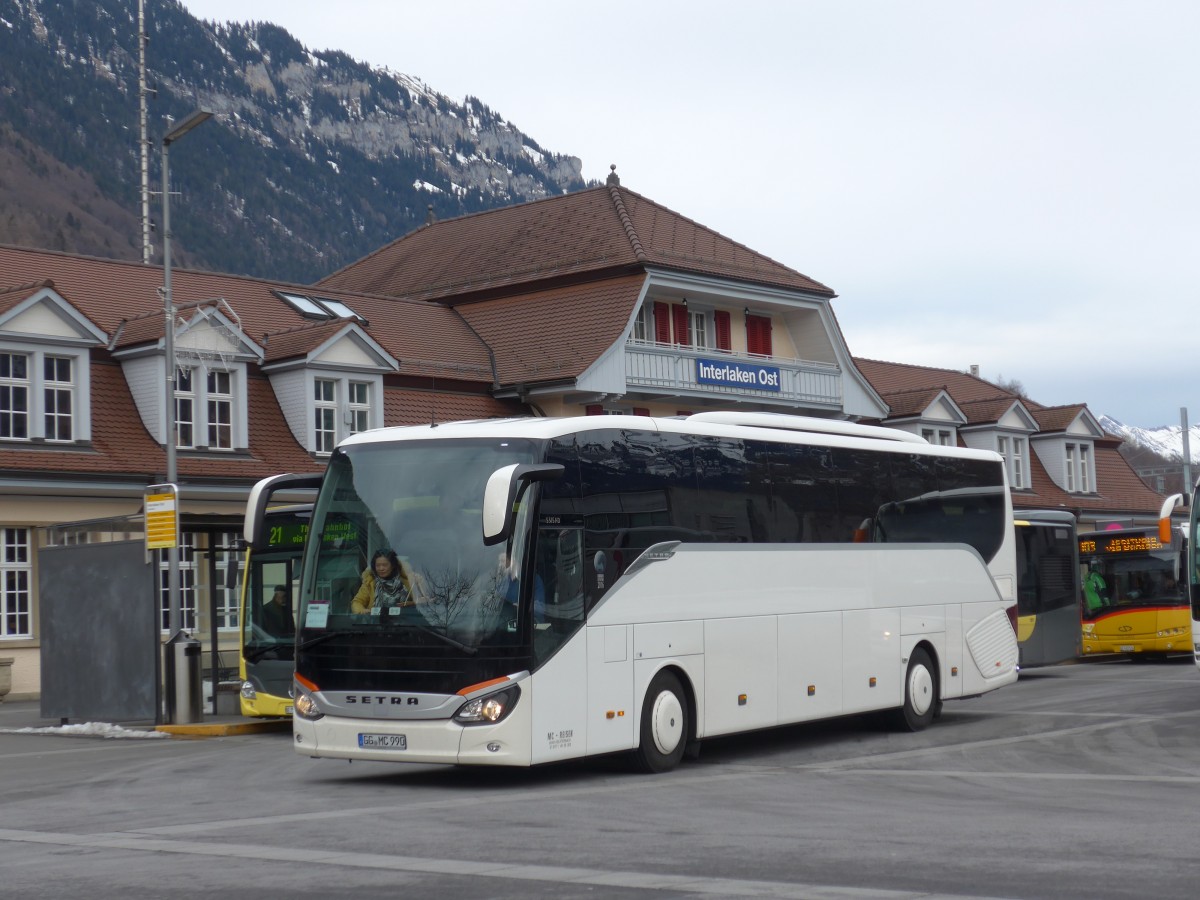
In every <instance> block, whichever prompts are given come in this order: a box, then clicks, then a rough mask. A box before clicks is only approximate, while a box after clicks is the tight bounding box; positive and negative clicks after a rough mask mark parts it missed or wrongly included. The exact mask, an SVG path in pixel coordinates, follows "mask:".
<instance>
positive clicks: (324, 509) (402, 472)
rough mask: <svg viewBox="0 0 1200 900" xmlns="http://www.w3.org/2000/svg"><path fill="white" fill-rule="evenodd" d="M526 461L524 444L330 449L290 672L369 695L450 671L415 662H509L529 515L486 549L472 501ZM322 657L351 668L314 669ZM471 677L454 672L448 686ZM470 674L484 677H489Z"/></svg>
mask: <svg viewBox="0 0 1200 900" xmlns="http://www.w3.org/2000/svg"><path fill="white" fill-rule="evenodd" d="M536 452H537V447H536V445H535V443H534V442H532V441H528V440H503V439H501V440H492V439H481V440H468V441H463V440H455V441H453V442H450V441H438V440H421V441H411V442H403V443H398V442H380V443H364V444H352V445H350V446H347V447H344V448H341V449H339V450H337V451H336V452H335V453H334V455H333V457H332V458H331V460H330V464H329V470H328V472H327V474H326V478H325V482H324V484H323V486H322V489H321V493H320V496H319V497H318V499H317V503H316V506H315V509H314V512H313V524H312V527H313V534H314V536H319V540H316V539H314V540H310V541H309V542H308V550H307V556H306V559H305V565H304V573H303V586H302V591H301V606H300V613H299V616H300V621H299V622H298V623H297V624H298V626H299V630H300V633H299V640H298V643H297V646H298V648H299V651H300V653H299V656H298V658H297V670H298V671H299V672H301V674H303V673H304V671H305V669H306V667H307V665H308V664H312V665H314V666H316V667H317V668H318V669H320V672H319V674H320V677H321V679H322V684H323V686H330V687H332V686H334V684H335V683H336V681H337V680H338V679H339V678H341V677H343V676H344V677H346V678H347V679H349V681H348V683H353V684H355V685H356V686H364V685H365V686H369V685H370V684H371V683H372V682H373V681H374V680H379V682H380V683H384V682H385V681H386V680H387V678H388V677H389V673H390V675H391V676H393V677H394V675H395V674H396V673H397V672H398V671H405V672H406V673H408V677H407V679H406V680H407V683H410V684H412V685H413V686H414V687H417V686H419V685H421V684H422V683H423V684H424V686H425V687H426V688H427V689H434V688H435V686H436V685H439V684H442V683H443V682H445V681H447V680H448V679H447V678H439V677H438V673H439V672H442V673H443V674H445V675H448V674H449V672H448V671H446V670H445V667H442V666H439V665H435V664H433V663H429V664H427V665H423V664H421V663H418V662H414V660H417V659H425V660H426V661H427V662H428V660H431V659H457V660H460V661H464V662H465V661H468V660H471V661H475V662H480V661H482V660H483V659H484V658H488V657H493V658H494V657H495V656H496V655H500V656H503V655H504V654H505V652H508V653H510V654H512V653H514V651H513V650H508V651H505V649H504V648H506V647H507V648H512V647H515V646H517V645H519V644H520V643H521V641H522V640H523V639H525V638H527V637H528V635H527V634H526V633H523V632H522V628H521V624H520V623H521V617H520V610H519V608H518V607H519V600H520V598H521V597H522V591H521V589H520V585H521V582H522V579H525V578H528V577H530V572H529V570H530V569H531V567H530V566H529V565H528V562H529V561H528V559H527V556H528V549H529V541H528V538H529V535H530V534H531V533H532V529H531V527H530V522H529V519H528V517H529V512H530V510H529V507H530V506H531V505H532V504H531V503H525V504H521V506H520V507H519V509H518V512H517V519H518V523H519V524H518V527H516V528H514V534H515V535H517V536H518V537H517V539H515V540H510V541H509V542H508V544H500V545H497V546H490V547H489V546H485V545H484V543H483V533H482V500H483V493H484V486H485V484H486V482H487V479H488V477H489V476H490V475H491V474H492V473H493V472H494V471H495V470H496V469H498V468H501V467H503V466H506V465H510V464H512V463H523V462H530V461H532V460H533V459H534V457H535V455H536ZM531 497H532V491H531V492H529V493H528V494H527V495H526V496H525V498H524V499H531ZM335 648H336V650H335ZM483 648H488V649H487V652H483V653H481V652H480V651H481V649H483ZM493 650H494V652H493ZM306 651H309V652H306ZM325 651H328V653H329V654H330V655H329V658H330V660H332V659H334V658H335V657H338V658H341V659H343V660H345V659H346V657H347V654H348V655H349V657H350V658H351V664H350V665H349V666H347V665H338V666H336V667H334V666H332V664H331V666H330V667H329V668H324V667H322V666H321V663H320V659H321V657H322V656H323V655H324V652H325ZM335 668H336V669H339V670H341V671H340V672H335V671H332V669H335ZM450 668H451V669H454V668H456V667H453V666H452V667H450ZM475 668H479V667H478V666H472V665H463V666H459V667H457V671H456V672H455V675H456V678H458V677H459V676H467V675H468V673H469V672H472V671H474V669H475ZM493 668H494V667H493ZM351 670H353V671H351ZM316 674H317V673H315V672H314V677H315V675H316ZM475 674H478V675H479V676H480V677H486V676H487V674H488V667H487V666H486V665H484V666H482V668H481V669H480V671H478V672H476V673H475ZM458 686H461V682H460V683H459V684H456V685H455V688H456V689H457V687H458Z"/></svg>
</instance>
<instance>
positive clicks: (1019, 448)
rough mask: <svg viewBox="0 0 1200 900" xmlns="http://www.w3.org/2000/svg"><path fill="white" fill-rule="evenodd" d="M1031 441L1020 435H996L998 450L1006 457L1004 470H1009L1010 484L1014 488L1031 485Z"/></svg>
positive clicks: (1023, 487) (1018, 488)
mask: <svg viewBox="0 0 1200 900" xmlns="http://www.w3.org/2000/svg"><path fill="white" fill-rule="evenodd" d="M1028 445H1029V441H1028V439H1027V438H1024V437H1021V436H1020V435H1015V434H1012V435H1009V434H998V435H996V452H997V453H999V454H1000V456H1001V457H1003V458H1004V470H1005V471H1006V472H1008V486H1009V487H1010V488H1012V489H1013V490H1024V489H1025V488H1027V487H1029V484H1028V472H1029V466H1028V463H1027V462H1026V461H1027V460H1028V459H1029V452H1028Z"/></svg>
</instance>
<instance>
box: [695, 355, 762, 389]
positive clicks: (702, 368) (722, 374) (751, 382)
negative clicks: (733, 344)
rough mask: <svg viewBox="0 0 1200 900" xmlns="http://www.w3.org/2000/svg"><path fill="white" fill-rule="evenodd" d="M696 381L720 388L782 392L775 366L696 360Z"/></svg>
mask: <svg viewBox="0 0 1200 900" xmlns="http://www.w3.org/2000/svg"><path fill="white" fill-rule="evenodd" d="M696 381H697V382H699V383H700V384H715V385H720V386H721V387H736V388H744V389H745V388H748V389H750V390H754V391H779V390H782V386H781V384H780V377H779V369H778V367H776V366H755V365H750V364H748V363H740V362H730V361H728V360H724V359H721V360H716V359H698V360H696Z"/></svg>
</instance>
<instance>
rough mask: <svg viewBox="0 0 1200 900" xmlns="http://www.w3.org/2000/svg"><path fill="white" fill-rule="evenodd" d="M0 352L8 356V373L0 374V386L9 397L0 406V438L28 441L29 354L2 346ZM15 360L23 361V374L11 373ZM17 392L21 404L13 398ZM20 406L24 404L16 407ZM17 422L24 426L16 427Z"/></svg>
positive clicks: (30, 393) (30, 387) (30, 382)
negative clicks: (2, 406) (0, 406)
mask: <svg viewBox="0 0 1200 900" xmlns="http://www.w3.org/2000/svg"><path fill="white" fill-rule="evenodd" d="M0 353H2V354H4V356H5V357H7V358H8V374H7V375H0V388H6V389H7V391H8V397H9V399H8V403H7V405H6V406H5V407H4V408H0V419H2V420H3V422H4V428H3V430H0V439H3V440H6V441H28V440H29V439H30V422H29V405H30V404H29V401H30V399H31V397H32V396H33V383H32V377H31V376H32V373H31V372H30V359H29V354H28V353H21V352H18V351H16V350H6V349H4V348H0ZM17 360H20V361H22V362H23V363H24V368H25V374H24V375H14V374H13V372H14V371H15V370H16V369H17V366H16V361H17ZM18 392H20V393H21V395H22V396H23V398H24V403H23V404H22V403H18V402H16V401H15V400H14V398H15V397H16V396H17V395H18ZM20 406H24V409H18V407H20ZM18 422H19V423H20V424H21V425H22V426H24V427H20V428H18V427H16V425H17V423H18Z"/></svg>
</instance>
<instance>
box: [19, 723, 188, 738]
mask: <svg viewBox="0 0 1200 900" xmlns="http://www.w3.org/2000/svg"><path fill="white" fill-rule="evenodd" d="M0 732H4V733H5V734H70V735H78V736H83V737H102V738H135V739H139V738H169V737H170V735H169V734H167V733H166V732H165V731H139V730H137V729H134V728H123V727H122V726H120V725H110V724H109V723H108V722H82V723H80V724H79V725H54V726H51V727H48V728H0Z"/></svg>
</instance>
